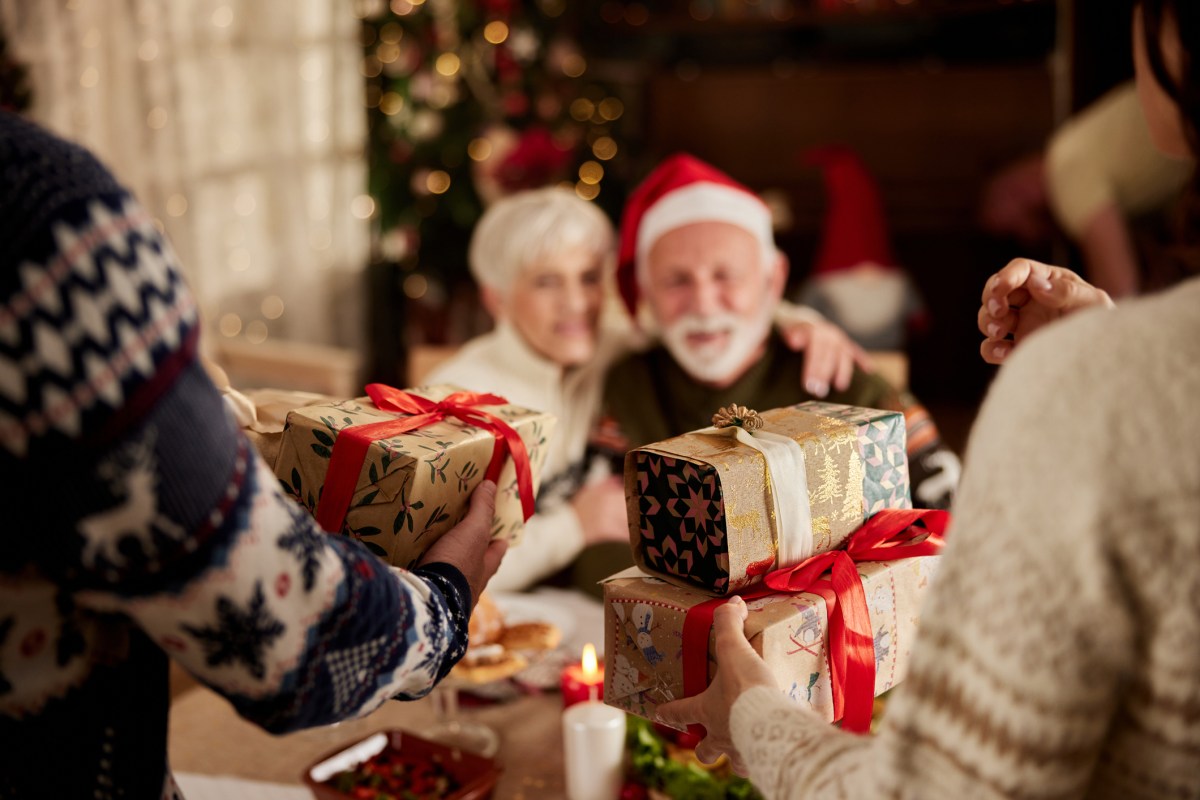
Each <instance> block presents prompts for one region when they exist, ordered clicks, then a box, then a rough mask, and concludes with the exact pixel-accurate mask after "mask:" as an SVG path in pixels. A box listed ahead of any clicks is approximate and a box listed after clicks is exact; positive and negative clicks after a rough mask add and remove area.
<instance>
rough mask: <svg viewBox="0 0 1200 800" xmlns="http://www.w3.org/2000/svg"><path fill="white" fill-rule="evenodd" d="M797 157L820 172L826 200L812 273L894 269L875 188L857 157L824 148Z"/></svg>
mask: <svg viewBox="0 0 1200 800" xmlns="http://www.w3.org/2000/svg"><path fill="white" fill-rule="evenodd" d="M801 158H802V160H803V161H804V163H806V164H810V165H812V166H815V167H819V168H820V169H821V170H822V172H823V173H824V177H825V192H826V194H827V195H828V210H827V211H826V212H825V222H824V227H823V231H822V237H821V245H820V247H819V248H818V250H817V258H816V264H815V265H814V267H813V274H814V275H820V274H822V273H831V272H836V271H837V270H840V269H846V268H848V267H855V266H858V265H860V264H867V263H870V264H875V265H876V266H879V267H882V268H885V269H887V268H894V267H896V258H895V256H894V255H892V245H891V241H890V239H889V237H888V230H887V222H886V221H885V219H884V213H883V200H882V198H881V196H880V194H879V187H878V186H877V185H876V183H875V179H874V178H873V177H871V173H870V172H869V171H868V170H867V166H866V164H864V163H863V160H862V159H861V158H860V157H859V155H858V153H856V152H855V151H853V150H851V149H850V148H849V147H846V146H845V145H826V146H823V147H814V148H812V149H810V150H806V151H805V152H804V153H803V154H802V155H801Z"/></svg>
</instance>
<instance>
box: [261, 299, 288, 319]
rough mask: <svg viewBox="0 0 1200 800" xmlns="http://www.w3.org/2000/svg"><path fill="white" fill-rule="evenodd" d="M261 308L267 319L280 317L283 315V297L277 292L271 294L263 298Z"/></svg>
mask: <svg viewBox="0 0 1200 800" xmlns="http://www.w3.org/2000/svg"><path fill="white" fill-rule="evenodd" d="M259 310H260V311H262V315H263V316H264V317H266V318H267V319H279V318H280V317H282V316H283V298H282V297H280V296H279V295H277V294H269V295H267V296H266V297H264V298H263V301H262V304H261V305H260V306H259Z"/></svg>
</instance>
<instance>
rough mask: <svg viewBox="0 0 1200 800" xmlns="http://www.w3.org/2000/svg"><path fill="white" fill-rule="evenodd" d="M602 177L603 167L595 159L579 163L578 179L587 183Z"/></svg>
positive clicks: (593, 182)
mask: <svg viewBox="0 0 1200 800" xmlns="http://www.w3.org/2000/svg"><path fill="white" fill-rule="evenodd" d="M603 177H604V167H602V166H600V165H599V164H598V163H597V162H595V161H585V162H583V163H582V164H580V165H579V180H581V181H583V182H584V183H588V184H596V183H599V182H600V179H601V178H603Z"/></svg>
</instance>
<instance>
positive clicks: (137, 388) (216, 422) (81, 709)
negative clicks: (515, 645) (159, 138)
mask: <svg viewBox="0 0 1200 800" xmlns="http://www.w3.org/2000/svg"><path fill="white" fill-rule="evenodd" d="M197 332H198V315H197V309H196V304H195V301H194V300H193V298H192V295H191V294H190V293H189V292H188V289H187V287H186V286H185V285H184V283H183V280H182V278H181V276H180V272H179V268H178V265H177V264H176V261H175V257H174V255H173V253H172V251H171V249H170V248H169V246H168V244H167V242H166V241H165V240H164V238H163V237H162V235H161V234H160V233H159V231H158V230H157V228H156V227H155V224H154V221H153V219H152V218H151V217H150V215H149V214H148V213H146V211H145V210H143V209H142V208H141V207H140V206H139V205H138V203H137V202H136V201H135V200H134V198H133V197H132V196H130V194H129V193H128V192H126V191H125V190H124V189H122V188H121V187H120V186H119V185H118V184H117V182H116V181H115V180H114V179H113V178H112V176H111V175H110V174H109V173H108V172H107V171H106V170H105V169H104V168H103V167H102V166H101V165H100V164H99V163H98V162H97V161H96V160H95V159H94V158H93V157H92V156H91V155H89V154H88V153H87V152H86V151H85V150H83V149H82V148H80V147H78V146H76V145H73V144H69V143H67V142H64V141H62V140H59V139H57V138H55V137H53V136H52V135H50V134H48V133H46V132H45V131H43V130H41V129H40V128H38V127H37V126H35V125H34V124H32V123H30V122H27V121H25V120H22V119H20V118H19V117H16V116H14V115H12V114H8V113H5V112H0V498H2V500H3V506H4V514H5V520H4V525H3V531H4V542H3V546H2V547H0V742H3V745H2V747H3V757H2V761H3V764H4V767H3V769H0V797H3V798H5V799H6V800H15V799H16V798H46V797H54V798H97V799H98V800H100V799H103V798H112V797H123V798H129V799H130V800H134V799H135V798H159V797H172V796H175V795H176V793H177V790H176V789H175V786H174V782H173V781H172V779H171V775H170V769H169V767H168V765H167V748H166V742H167V739H166V737H167V709H168V686H167V676H168V662H169V660H170V659H174V660H175V661H177V662H178V663H180V664H182V665H183V666H184V667H185V668H186V669H187V670H188V671H190V672H191V673H192V674H193V675H194V676H195V677H196V678H198V679H199V680H201V681H203V682H204V683H206V684H207V685H208V686H210V687H212V688H213V689H215V690H216V691H218V692H220V693H222V694H223V695H224V696H225V697H226V698H228V699H229V701H230V702H231V703H232V704H233V705H234V707H235V708H236V709H237V710H238V712H239V713H240V714H241V715H242V716H243V717H245V718H246V719H248V720H251V721H253V722H254V723H256V724H258V725H260V726H262V727H263V728H265V729H267V730H269V731H272V732H284V731H290V730H295V729H297V728H304V727H308V726H314V725H323V724H327V723H332V722H336V721H338V720H341V719H345V718H348V717H354V716H358V715H362V714H365V713H367V712H369V711H371V710H372V709H374V708H375V707H377V706H379V705H380V704H381V703H383V702H384V701H385V700H387V699H388V698H392V697H396V698H400V699H408V698H415V697H419V696H421V695H424V694H426V693H427V692H428V691H429V690H430V688H431V687H432V686H433V685H434V684H435V683H436V682H437V681H438V680H440V679H441V678H442V677H444V676H445V675H446V673H447V672H448V671H449V670H450V668H451V667H452V666H453V665H454V664H455V662H457V661H458V659H459V658H460V657H461V656H462V655H463V653H464V652H465V650H466V646H467V620H468V617H469V616H470V612H471V609H472V607H473V604H474V601H475V599H476V598H478V596H479V593H480V592H481V591H482V589H483V586H484V584H485V583H486V581H487V579H488V577H489V576H490V575H491V574H492V573H493V572H494V571H495V568H496V565H497V564H498V562H499V560H500V557H501V556H502V555H503V552H504V545H503V544H501V543H494V544H493V543H489V539H488V536H489V530H490V524H491V519H492V510H493V503H494V496H495V487H494V485H493V484H491V483H484V484H482V485H481V488H480V489H479V490H477V491H476V492H475V494H474V496H473V497H472V499H471V509H470V512H469V513H468V515H467V516H466V518H465V519H464V520H463V521H462V523H460V524H459V525H458V526H457V527H455V528H454V529H453V530H451V531H450V532H449V533H447V534H446V535H445V537H444V538H442V539H441V540H439V541H438V542H437V543H436V544H435V545H434V546H433V547H432V548H431V549H430V550H429V552H428V554H427V555H426V557H425V558H424V560H423V562H422V563H421V565H420V566H418V567H417V568H415V569H414V570H412V571H411V572H406V571H403V570H398V569H394V568H390V567H387V566H385V565H383V564H382V563H381V562H379V561H378V560H377V559H375V558H374V557H373V556H372V555H371V554H370V553H368V552H367V551H366V550H365V549H364V548H362V547H361V546H360V545H359V544H358V543H356V542H354V541H352V540H349V539H344V538H341V537H334V536H329V535H326V534H324V533H323V532H322V531H321V530H320V529H319V528H318V527H317V525H316V523H315V522H314V521H313V519H312V518H311V517H310V516H308V515H307V514H306V513H305V512H304V510H303V509H302V508H300V506H298V505H297V504H296V503H294V502H292V501H291V500H289V499H288V498H287V497H285V496H284V494H283V493H282V491H281V489H280V487H279V485H278V482H277V481H276V479H275V477H274V476H273V475H272V474H271V471H270V469H269V468H268V467H267V466H266V464H265V463H263V461H262V460H261V458H259V457H258V456H257V454H256V453H255V452H254V450H253V448H251V447H250V446H249V445H248V443H247V440H246V439H245V437H244V436H243V435H242V433H241V432H240V430H239V429H238V427H237V425H236V424H235V423H234V421H233V420H232V418H231V417H230V415H229V414H228V413H227V412H226V410H225V407H224V405H223V403H222V400H221V397H220V395H219V394H218V393H217V391H216V389H215V388H214V387H213V385H212V384H211V383H210V381H209V379H208V377H207V376H206V374H205V372H204V370H203V368H202V367H201V365H200V362H199V360H198V359H197V357H196V341H197Z"/></svg>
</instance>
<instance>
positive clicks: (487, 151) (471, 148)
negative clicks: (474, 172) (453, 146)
mask: <svg viewBox="0 0 1200 800" xmlns="http://www.w3.org/2000/svg"><path fill="white" fill-rule="evenodd" d="M467 155H468V156H470V158H471V160H472V161H487V160H488V159H489V158H491V157H492V143H491V142H490V141H489V140H487V139H485V138H483V137H482V136H480V137H478V138H475V139H472V140H471V143H470V144H468V145H467Z"/></svg>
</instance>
